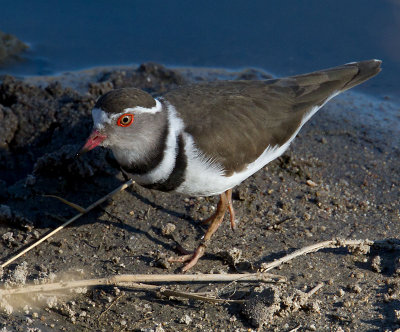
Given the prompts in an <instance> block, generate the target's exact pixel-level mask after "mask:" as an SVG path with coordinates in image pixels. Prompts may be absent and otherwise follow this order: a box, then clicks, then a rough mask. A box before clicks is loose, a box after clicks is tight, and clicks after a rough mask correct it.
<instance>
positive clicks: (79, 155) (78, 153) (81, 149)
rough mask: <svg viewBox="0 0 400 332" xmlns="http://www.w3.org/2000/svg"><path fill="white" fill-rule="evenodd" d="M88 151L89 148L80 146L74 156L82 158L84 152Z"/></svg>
mask: <svg viewBox="0 0 400 332" xmlns="http://www.w3.org/2000/svg"><path fill="white" fill-rule="evenodd" d="M86 152H87V149H85V148H83V147H82V148H80V149H79V150H78V151H77V152H76V153H75V156H74V159H78V158H80V157H81V156H82V155H83V154H85V153H86Z"/></svg>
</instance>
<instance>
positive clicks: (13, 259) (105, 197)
mask: <svg viewBox="0 0 400 332" xmlns="http://www.w3.org/2000/svg"><path fill="white" fill-rule="evenodd" d="M133 183H135V181H133V180H129V181H127V182H125V183H124V184H122V185H120V186H119V187H118V188H116V189H114V190H113V191H112V192H110V193H109V194H107V195H106V196H103V197H102V198H100V199H99V200H97V201H96V202H94V203H93V204H91V205H89V206H88V207H87V208H86V209H83V210H82V208H81V207H80V206H78V205H76V204H74V203H70V202H68V201H66V200H64V199H63V198H60V197H58V196H53V197H56V198H58V199H61V201H63V202H64V203H66V204H68V205H69V206H72V207H73V208H75V209H78V210H79V211H80V212H79V213H78V214H77V215H76V216H74V217H72V218H71V219H69V220H68V221H66V222H65V223H63V224H62V225H61V226H59V227H57V228H56V229H54V230H53V231H51V232H50V233H48V234H46V235H45V236H43V237H42V238H41V239H39V240H38V241H36V242H35V243H33V244H31V245H30V246H29V247H27V248H25V249H24V250H22V251H21V252H20V253H18V254H17V255H15V256H13V257H12V258H10V259H9V260H8V261H6V262H4V263H3V264H1V267H2V268H4V267H6V266H7V265H9V264H10V263H12V262H13V261H15V260H16V259H17V258H19V257H21V256H22V255H24V254H26V253H27V252H28V251H30V250H32V249H33V248H35V247H37V246H38V245H39V244H41V243H42V242H43V241H45V240H47V239H48V238H49V237H51V236H53V235H54V234H56V233H57V232H59V231H60V230H62V229H63V228H65V227H67V226H68V225H69V224H71V223H73V222H74V221H75V220H77V219H78V218H80V217H82V216H83V215H84V214H86V213H88V212H89V211H91V210H93V209H94V208H95V207H97V206H98V205H100V204H101V203H103V202H104V201H106V200H107V199H109V198H110V197H112V196H114V195H115V194H117V193H119V192H120V191H123V190H125V189H126V188H128V187H129V186H130V185H132V184H133ZM71 204H72V205H71Z"/></svg>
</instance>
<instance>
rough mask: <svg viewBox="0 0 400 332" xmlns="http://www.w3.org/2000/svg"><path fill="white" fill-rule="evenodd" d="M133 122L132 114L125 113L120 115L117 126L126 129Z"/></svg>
mask: <svg viewBox="0 0 400 332" xmlns="http://www.w3.org/2000/svg"><path fill="white" fill-rule="evenodd" d="M132 122H133V114H130V113H126V114H122V115H121V116H120V117H119V118H118V121H117V125H118V126H120V127H128V126H130V125H131V124H132Z"/></svg>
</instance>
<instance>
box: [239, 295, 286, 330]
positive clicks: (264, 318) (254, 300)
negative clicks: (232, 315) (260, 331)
mask: <svg viewBox="0 0 400 332" xmlns="http://www.w3.org/2000/svg"><path fill="white" fill-rule="evenodd" d="M280 308H281V303H280V291H279V289H278V288H276V287H270V288H267V289H264V290H263V291H261V292H260V293H252V294H251V295H250V296H249V300H248V301H247V302H246V303H245V304H244V305H243V308H242V311H243V314H244V315H245V316H246V317H247V318H248V319H249V320H250V322H251V324H252V325H253V326H255V327H262V326H263V325H264V326H265V325H268V323H269V322H271V321H272V320H273V318H274V315H275V313H276V312H278V311H279V310H280Z"/></svg>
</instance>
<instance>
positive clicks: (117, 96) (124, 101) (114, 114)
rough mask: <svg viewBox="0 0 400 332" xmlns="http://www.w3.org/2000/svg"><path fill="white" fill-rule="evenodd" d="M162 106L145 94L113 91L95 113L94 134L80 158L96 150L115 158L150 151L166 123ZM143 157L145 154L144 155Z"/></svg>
mask: <svg viewBox="0 0 400 332" xmlns="http://www.w3.org/2000/svg"><path fill="white" fill-rule="evenodd" d="M162 110H163V105H162V104H161V102H160V101H159V100H157V99H154V98H153V97H152V96H151V95H150V94H148V93H147V92H145V91H142V90H139V89H135V88H124V89H116V90H112V91H110V92H108V93H106V94H104V95H103V96H101V97H100V98H99V100H98V101H97V103H96V105H95V107H94V108H93V110H92V117H93V130H92V133H91V134H90V136H89V138H88V139H87V141H86V143H85V145H84V146H83V147H82V149H81V150H80V151H79V152H78V155H81V154H83V153H86V152H88V151H90V150H92V149H94V148H95V147H97V146H103V147H109V148H111V149H112V150H113V152H114V154H116V152H117V154H118V153H120V152H121V151H122V153H124V152H126V153H129V152H136V155H138V156H139V155H140V152H141V151H144V150H147V149H150V148H151V146H152V145H153V143H154V141H155V138H157V137H158V132H159V131H160V128H163V127H164V124H165V123H166V115H165V112H162ZM143 153H144V152H143Z"/></svg>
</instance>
